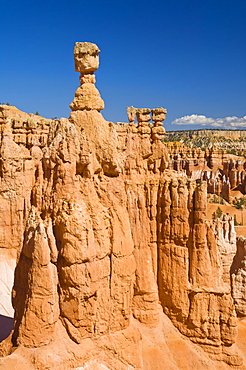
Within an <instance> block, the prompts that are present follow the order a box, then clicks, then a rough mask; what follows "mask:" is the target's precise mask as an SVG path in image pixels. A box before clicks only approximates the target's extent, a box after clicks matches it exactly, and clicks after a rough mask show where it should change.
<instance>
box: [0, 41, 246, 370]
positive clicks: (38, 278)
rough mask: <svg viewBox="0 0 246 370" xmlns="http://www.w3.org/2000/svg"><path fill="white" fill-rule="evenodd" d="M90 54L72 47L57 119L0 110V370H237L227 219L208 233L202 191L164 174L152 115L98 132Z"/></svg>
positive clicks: (101, 126) (231, 237) (158, 125)
mask: <svg viewBox="0 0 246 370" xmlns="http://www.w3.org/2000/svg"><path fill="white" fill-rule="evenodd" d="M99 51H100V50H99V49H98V47H97V46H96V45H94V44H90V43H76V45H75V67H76V71H78V72H80V73H81V77H80V84H81V85H80V87H79V88H78V89H77V91H76V94H75V98H74V100H73V102H72V103H71V109H72V112H71V115H70V118H69V119H65V118H61V119H59V120H47V119H44V118H42V117H39V116H34V115H28V114H26V113H23V112H21V111H19V110H17V109H16V108H15V107H9V106H1V107H0V124H1V146H0V154H1V167H0V197H1V202H0V204H1V220H0V221H1V239H0V243H1V245H0V247H1V248H0V253H2V254H1V255H4V254H6V255H8V256H9V257H8V258H10V257H11V258H16V262H17V265H16V268H15V272H14V283H13V293H12V302H13V307H14V310H15V313H14V329H13V332H12V333H11V334H10V335H9V337H8V338H6V340H5V341H3V342H2V344H1V347H0V353H1V355H2V359H1V360H0V367H1V368H3V369H9V368H10V367H13V366H15V368H16V369H18V368H21V369H23V368H26V369H58V368H59V369H76V368H77V369H91V370H92V369H122V370H124V369H125V370H126V369H139V370H140V369H163V368H166V369H189V368H190V366H194V367H195V368H196V369H199V368H200V369H214V368H218V369H224V368H225V369H226V368H229V366H230V365H232V366H236V367H237V368H240V369H243V368H244V365H243V357H244V355H243V354H242V355H240V353H238V351H237V348H236V345H235V342H236V338H237V321H238V319H237V316H236V309H237V312H239V309H240V315H241V312H242V310H241V308H240V307H241V306H243V299H242V300H239V299H238V298H237V294H234V299H235V301H234V300H233V296H232V290H231V285H230V273H231V272H230V266H231V264H232V259H233V257H234V254H235V253H236V240H235V232H234V226H233V223H232V220H231V219H230V218H228V217H227V218H226V217H225V216H223V217H222V218H221V220H217V221H216V222H209V221H208V220H207V219H206V208H207V183H206V182H205V181H194V180H192V179H189V178H188V177H187V176H183V175H182V174H180V173H179V172H177V171H174V170H171V169H168V150H167V148H166V146H165V145H164V144H163V143H162V139H163V136H164V132H165V131H164V129H163V126H162V121H163V120H164V119H165V114H166V110H165V109H163V108H157V109H154V110H150V109H135V108H133V107H131V108H130V109H128V114H129V121H130V123H129V124H123V123H121V124H120V123H119V124H113V123H112V122H107V121H105V119H104V118H103V116H102V115H101V113H100V110H101V109H103V101H102V99H101V97H100V94H99V92H98V90H97V89H96V87H95V76H94V72H95V71H96V70H97V68H98V54H99ZM135 117H136V118H137V121H138V123H137V125H136V124H135V123H134V119H135ZM151 119H152V121H153V122H152V123H149V121H150V120H151ZM240 245H241V244H240ZM239 248H241V247H239ZM241 249H242V248H241ZM241 249H240V250H241ZM238 253H239V256H238V257H237V258H238V261H237V260H236V259H235V261H237V262H235V266H234V268H233V274H234V275H233V276H235V278H233V279H234V280H233V281H234V282H235V284H234V288H233V289H234V290H233V292H238V291H240V292H243V289H244V287H243V285H244V284H243V281H244V280H243V271H242V269H243V268H244V265H243V262H241V260H242V259H243V258H244V253H243V252H238ZM13 256H14V257H13ZM1 258H2V257H1ZM10 284H11V282H10V283H9V285H10ZM242 294H243V293H242ZM167 316H168V317H169V319H170V320H171V321H170V320H169V319H168V317H167ZM175 327H176V328H177V329H178V330H179V331H178V330H177V329H176V328H175ZM198 345H199V346H198ZM239 352H240V351H239ZM180 356H183V358H182V361H181V360H180ZM163 364H165V365H163ZM163 366H164V367H163Z"/></svg>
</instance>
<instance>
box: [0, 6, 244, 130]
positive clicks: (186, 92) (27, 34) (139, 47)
mask: <svg viewBox="0 0 246 370" xmlns="http://www.w3.org/2000/svg"><path fill="white" fill-rule="evenodd" d="M245 16H246V1H244V0H240V1H238V0H234V1H232V0H230V1H229V0H223V1H221V0H206V1H205V0H196V1H195V0H194V1H192V0H187V1H181V0H172V1H171V0H169V1H165V0H158V1H157V0H152V1H146V0H141V1H140V0H132V1H129V0H124V1H123V0H115V1H113V0H108V1H106V0H93V1H89V0H87V1H83V0H82V1H78V0H77V1H76V0H74V1H67V0H66V1H65V0H64V1H62V0H60V1H54V0H49V1H47V0H42V1H40V0H32V1H28V0H23V1H17V0H16V1H11V0H9V1H3V0H2V1H1V22H0V31H1V35H2V38H1V43H0V67H1V74H0V76H1V82H0V102H2V103H6V102H9V103H10V104H13V105H15V106H17V108H19V109H21V110H23V111H26V112H28V113H30V112H34V113H35V112H36V111H38V112H39V113H40V114H41V115H43V116H45V117H49V118H52V117H68V116H69V113H70V109H69V104H70V102H71V101H72V100H73V97H74V92H75V90H76V88H77V87H78V85H79V73H76V72H75V71H74V64H73V47H74V43H75V42H76V41H89V42H94V43H96V44H97V45H98V46H99V48H100V49H101V53H100V68H99V70H98V71H97V72H96V75H97V87H98V89H99V90H100V92H101V95H102V98H103V99H104V101H105V106H106V108H105V110H104V111H102V113H103V115H104V117H105V118H106V119H107V120H110V121H113V122H117V121H126V120H127V116H126V107H127V106H131V105H133V106H135V107H148V108H154V107H159V106H162V107H164V108H167V110H168V114H167V119H166V121H165V127H166V129H167V130H173V129H176V130H177V129H188V128H192V129H193V128H202V127H219V128H222V127H228V128H229V127H233V128H241V127H246V116H245V115H246V104H245V102H246V73H245V69H246V22H245ZM204 117H205V118H204ZM228 117H234V118H228ZM172 122H175V123H176V124H173V123H172Z"/></svg>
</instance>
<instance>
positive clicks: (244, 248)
mask: <svg viewBox="0 0 246 370" xmlns="http://www.w3.org/2000/svg"><path fill="white" fill-rule="evenodd" d="M245 282H246V238H244V237H239V238H238V239H237V253H236V255H235V257H234V260H233V264H232V266H231V284H232V296H233V299H234V302H235V307H236V312H237V314H238V316H240V317H242V316H245V315H246V305H245V303H246V288H245Z"/></svg>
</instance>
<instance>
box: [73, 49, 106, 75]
mask: <svg viewBox="0 0 246 370" xmlns="http://www.w3.org/2000/svg"><path fill="white" fill-rule="evenodd" d="M99 53H100V49H99V48H98V46H97V45H96V44H92V43H91V42H76V43H75V46H74V62H75V71H76V72H81V73H91V72H95V71H96V70H97V69H98V67H99V57H98V54H99Z"/></svg>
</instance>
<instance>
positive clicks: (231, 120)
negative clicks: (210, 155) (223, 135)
mask: <svg viewBox="0 0 246 370" xmlns="http://www.w3.org/2000/svg"><path fill="white" fill-rule="evenodd" d="M172 125H179V126H182V125H196V126H208V127H215V128H216V127H218V128H225V129H240V128H244V127H246V116H244V117H242V118H239V117H236V116H232V117H225V118H210V117H206V116H203V115H198V114H191V115H190V116H184V117H181V118H177V119H175V120H174V121H173V122H172Z"/></svg>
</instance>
